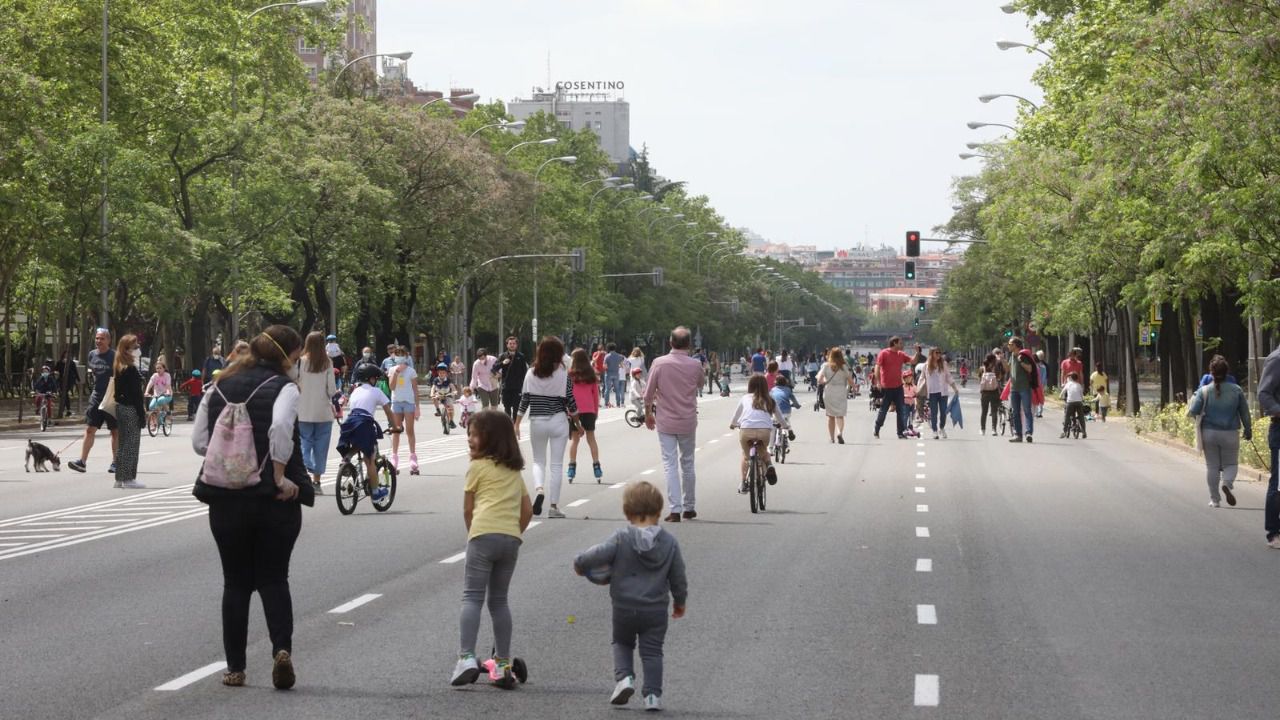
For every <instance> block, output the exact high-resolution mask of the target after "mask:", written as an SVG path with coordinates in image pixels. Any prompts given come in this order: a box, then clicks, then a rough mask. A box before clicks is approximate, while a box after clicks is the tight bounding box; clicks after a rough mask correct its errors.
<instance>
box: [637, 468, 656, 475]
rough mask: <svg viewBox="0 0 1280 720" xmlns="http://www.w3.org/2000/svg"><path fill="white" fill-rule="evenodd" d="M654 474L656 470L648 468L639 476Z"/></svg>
mask: <svg viewBox="0 0 1280 720" xmlns="http://www.w3.org/2000/svg"><path fill="white" fill-rule="evenodd" d="M655 472H657V469H656V468H649V469H648V470H645V471H644V472H642V473H640V474H641V475H652V474H654V473H655Z"/></svg>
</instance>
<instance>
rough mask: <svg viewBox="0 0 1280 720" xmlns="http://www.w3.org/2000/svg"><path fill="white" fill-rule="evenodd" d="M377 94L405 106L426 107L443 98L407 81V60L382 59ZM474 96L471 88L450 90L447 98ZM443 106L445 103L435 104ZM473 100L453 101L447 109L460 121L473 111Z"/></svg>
mask: <svg viewBox="0 0 1280 720" xmlns="http://www.w3.org/2000/svg"><path fill="white" fill-rule="evenodd" d="M378 87H379V92H380V93H381V94H382V95H383V97H389V98H398V99H400V101H401V102H403V103H404V104H406V105H426V104H427V103H429V102H433V101H435V100H440V99H441V98H443V97H444V96H445V95H444V92H443V91H440V90H427V89H425V88H420V87H418V86H417V85H415V84H414V83H413V81H412V80H410V79H409V62H408V61H407V60H393V59H391V58H383V59H382V77H381V78H379V79H378ZM473 94H475V90H473V89H472V88H450V89H449V97H451V98H459V97H463V96H466V95H473ZM436 104H437V105H440V106H444V105H445V103H436ZM475 105H476V102H475V100H471V99H466V100H453V101H451V102H449V103H448V107H451V108H453V114H454V116H455V117H457V118H459V119H461V118H463V117H465V116H466V114H467V113H469V112H471V111H472V110H474V109H475Z"/></svg>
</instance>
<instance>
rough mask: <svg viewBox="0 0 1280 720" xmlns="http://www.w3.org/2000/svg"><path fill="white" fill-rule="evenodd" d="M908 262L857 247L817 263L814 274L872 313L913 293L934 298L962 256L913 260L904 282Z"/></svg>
mask: <svg viewBox="0 0 1280 720" xmlns="http://www.w3.org/2000/svg"><path fill="white" fill-rule="evenodd" d="M908 259H909V258H907V257H904V256H902V255H899V254H898V251H897V250H896V249H894V248H890V247H886V246H881V247H879V248H869V247H866V246H862V245H860V246H858V247H855V248H851V249H849V250H838V251H836V252H835V253H834V256H833V257H830V258H829V259H822V260H819V261H818V274H819V275H820V276H821V277H822V279H823V280H824V281H825V282H826V283H827V284H828V285H831V286H832V287H834V288H837V289H840V290H844V291H845V292H847V293H849V294H851V295H853V296H855V297H857V298H858V301H859V302H860V303H861V304H862V305H863V306H864V307H867V308H868V309H871V310H873V311H875V310H878V309H884V308H885V307H887V306H888V304H889V303H888V300H890V299H891V298H907V299H909V296H910V295H911V294H912V291H914V290H925V289H929V290H930V293H929V295H930V296H935V295H936V294H937V289H938V288H941V287H942V284H943V282H945V280H946V277H947V273H948V272H950V271H951V269H952V268H954V267H956V266H957V265H959V264H960V262H961V261H962V260H963V255H959V254H951V253H931V254H927V255H922V256H921V257H918V258H914V260H915V263H916V279H915V281H908V280H907V279H906V274H905V268H906V261H907V260H908ZM917 294H922V295H923V294H925V293H923V292H921V293H917ZM877 296H878V297H879V298H880V299H881V301H882V302H881V303H879V304H877V303H876V302H875V301H876V299H877Z"/></svg>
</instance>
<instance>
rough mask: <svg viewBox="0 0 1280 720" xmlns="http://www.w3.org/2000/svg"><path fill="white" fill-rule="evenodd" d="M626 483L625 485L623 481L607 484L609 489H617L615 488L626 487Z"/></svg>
mask: <svg viewBox="0 0 1280 720" xmlns="http://www.w3.org/2000/svg"><path fill="white" fill-rule="evenodd" d="M626 485H627V484H626V483H624V482H620V483H614V484H612V485H610V486H609V489H610V490H617V489H618V488H620V487H626Z"/></svg>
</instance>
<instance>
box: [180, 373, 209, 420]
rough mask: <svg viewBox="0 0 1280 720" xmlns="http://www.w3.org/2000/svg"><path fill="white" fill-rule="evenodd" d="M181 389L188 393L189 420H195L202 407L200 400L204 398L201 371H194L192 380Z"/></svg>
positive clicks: (183, 384)
mask: <svg viewBox="0 0 1280 720" xmlns="http://www.w3.org/2000/svg"><path fill="white" fill-rule="evenodd" d="M179 389H180V390H183V391H184V392H186V393H187V419H188V420H193V419H195V416H196V409H197V408H199V407H200V398H201V397H203V396H204V381H203V380H201V379H200V371H199V370H192V371H191V379H189V380H187V381H186V382H184V383H182V385H180V386H179Z"/></svg>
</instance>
